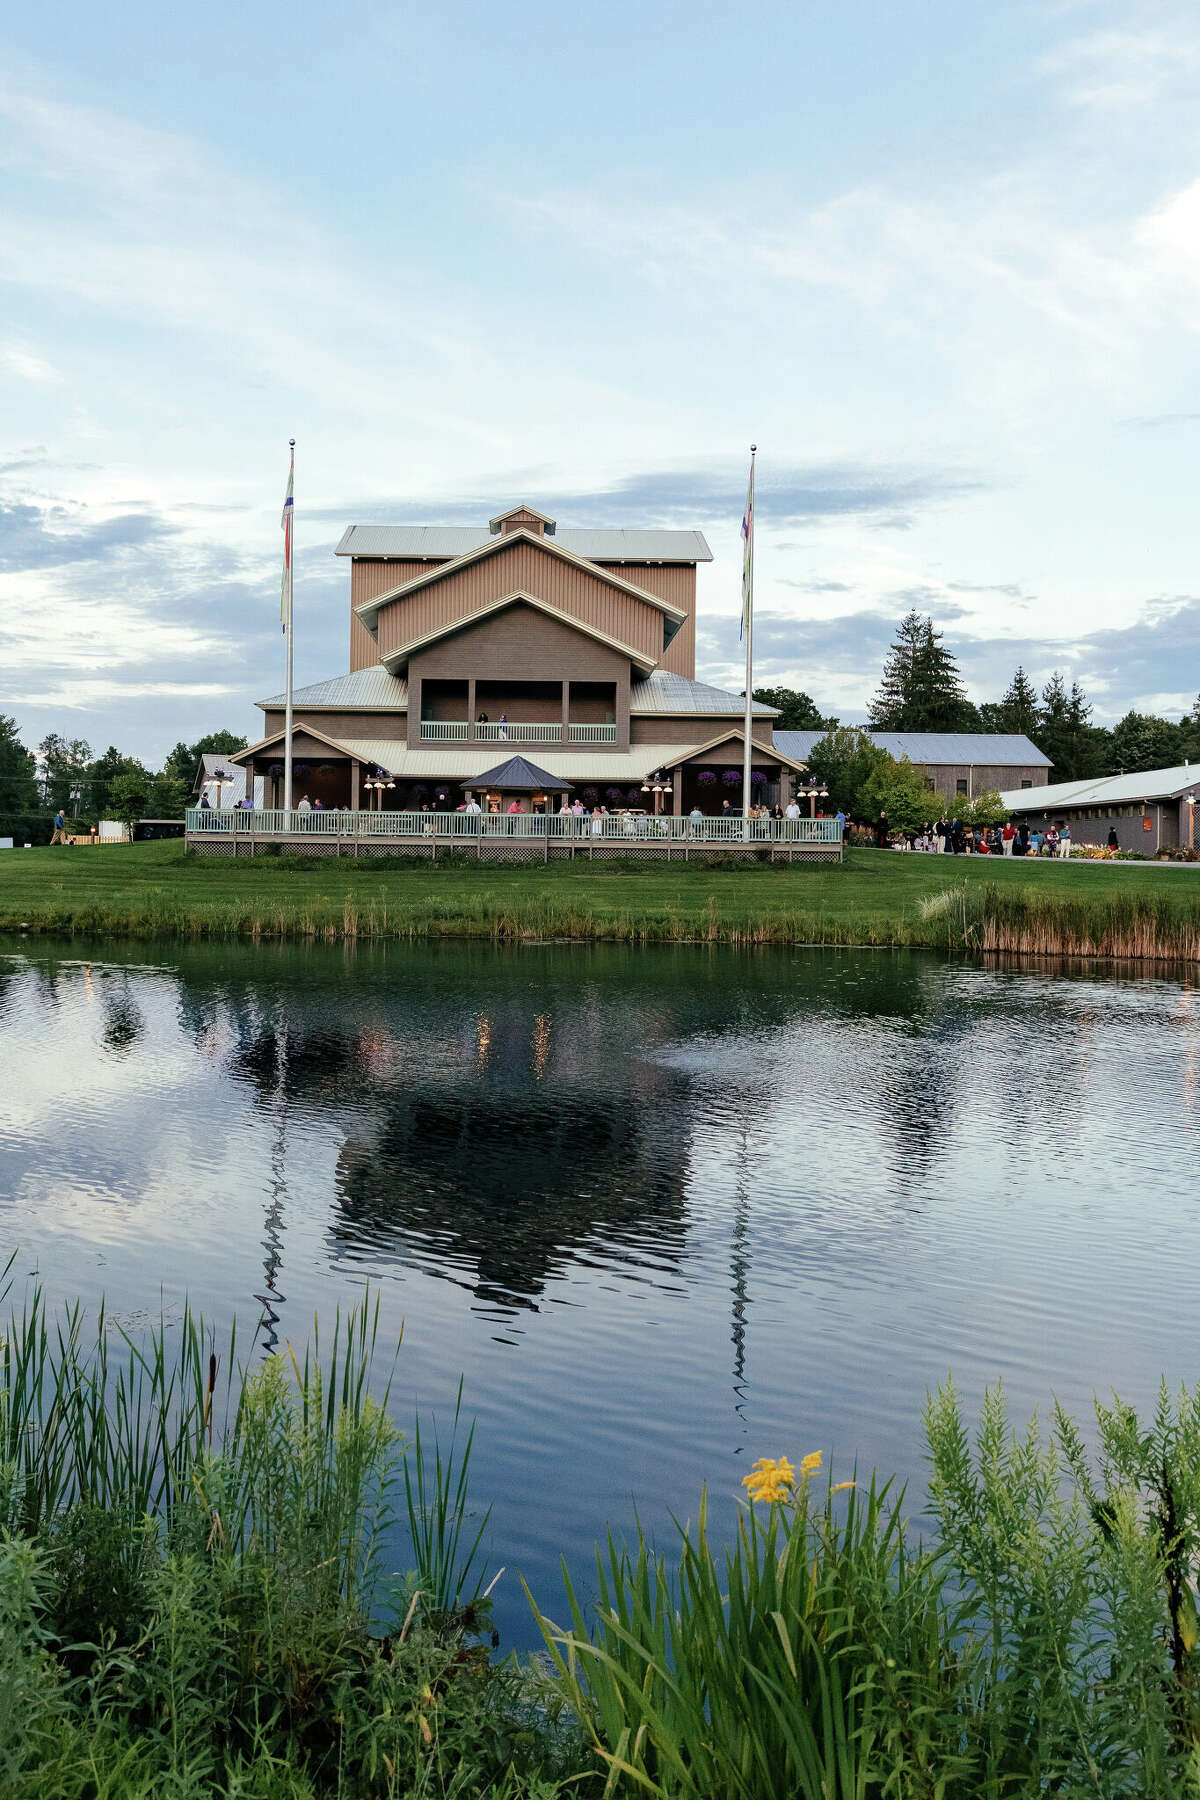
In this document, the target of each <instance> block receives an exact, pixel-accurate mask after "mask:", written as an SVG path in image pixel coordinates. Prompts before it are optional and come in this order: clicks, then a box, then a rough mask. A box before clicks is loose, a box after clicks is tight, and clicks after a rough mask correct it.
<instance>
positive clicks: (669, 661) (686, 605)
mask: <svg viewBox="0 0 1200 1800" xmlns="http://www.w3.org/2000/svg"><path fill="white" fill-rule="evenodd" d="M596 567H597V568H598V569H611V570H612V572H613V574H614V575H623V576H624V578H625V580H626V581H632V583H633V585H634V587H640V588H645V589H646V592H647V593H649V594H657V595H658V597H659V599H660V600H665V601H666V602H667V604H668V605H669V606H675V607H678V609H679V611H680V612H685V613H686V614H687V618H686V620H685V621H684V623H683V624H682V625H681V626H680V627H679V630H678V631H677V632H676V633H675V636H674V637H673V638H672V639H671V642H670V643H669V644H668V646H667V648H666V649H665V650H662V651H660V665H659V666H660V667H661V668H664V669H668V670H670V672H671V674H672V675H686V676H687V678H688V680H689V681H694V680H695V679H696V565H695V563H613V562H600V561H597V563H596Z"/></svg>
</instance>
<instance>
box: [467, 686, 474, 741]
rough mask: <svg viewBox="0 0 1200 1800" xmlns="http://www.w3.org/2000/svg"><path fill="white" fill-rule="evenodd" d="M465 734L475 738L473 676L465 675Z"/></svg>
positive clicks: (472, 739) (472, 738)
mask: <svg viewBox="0 0 1200 1800" xmlns="http://www.w3.org/2000/svg"><path fill="white" fill-rule="evenodd" d="M467 736H468V738H470V739H471V741H472V742H474V740H475V677H474V676H473V675H468V676H467Z"/></svg>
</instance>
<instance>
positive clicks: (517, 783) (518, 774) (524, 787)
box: [458, 756, 574, 794]
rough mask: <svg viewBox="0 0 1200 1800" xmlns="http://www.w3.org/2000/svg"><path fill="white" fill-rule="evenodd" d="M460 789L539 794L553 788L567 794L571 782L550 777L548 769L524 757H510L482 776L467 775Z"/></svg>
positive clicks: (553, 776)
mask: <svg viewBox="0 0 1200 1800" xmlns="http://www.w3.org/2000/svg"><path fill="white" fill-rule="evenodd" d="M458 785H459V786H460V787H470V788H477V787H481V788H507V789H508V791H509V792H510V793H514V792H520V793H522V794H540V793H542V792H543V791H544V790H547V789H550V788H553V790H554V791H555V793H558V794H566V793H569V792H570V790H571V788H572V787H573V786H574V783H573V782H570V781H560V780H559V778H558V776H557V775H551V773H550V771H549V769H539V768H538V766H537V764H536V763H531V762H529V761H528V760H527V758H525V757H524V756H510V757H509V759H508V761H507V762H502V763H497V764H496V766H495V768H493V769H485V770H484V771H483V774H482V775H468V776H467V778H466V780H465V781H460V782H459V784H458Z"/></svg>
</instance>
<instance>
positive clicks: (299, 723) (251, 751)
mask: <svg viewBox="0 0 1200 1800" xmlns="http://www.w3.org/2000/svg"><path fill="white" fill-rule="evenodd" d="M301 733H303V735H304V736H305V737H311V738H316V740H317V742H318V743H319V744H328V745H329V748H330V749H331V750H336V751H338V752H339V754H341V755H345V754H346V746H345V744H344V743H339V741H338V739H337V738H332V737H330V736H329V735H328V734H327V733H326V732H324V731H318V730H317V728H316V726H315V725H308V724H306V723H305V721H304V720H303V719H294V720H293V721H292V736H293V737H296V736H298V735H299V734H301ZM286 736H287V732H286V731H273V732H271V734H270V736H269V737H265V738H260V739H259V741H258V743H257V744H247V745H246V748H245V749H244V750H238V751H235V753H234V755H233V756H232V757H231V758H230V760H231V761H232V762H238V763H240V762H245V760H246V758H247V757H248V756H258V755H259V754H260V753H261V752H262V751H263V750H269V749H271V747H272V745H274V744H282V742H283V740H284V738H285V737H286ZM294 754H295V752H293V755H294Z"/></svg>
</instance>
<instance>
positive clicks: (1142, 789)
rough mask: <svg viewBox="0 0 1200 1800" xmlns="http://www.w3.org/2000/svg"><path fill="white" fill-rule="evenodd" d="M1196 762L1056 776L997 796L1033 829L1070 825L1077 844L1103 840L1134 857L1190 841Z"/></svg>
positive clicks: (1199, 780)
mask: <svg viewBox="0 0 1200 1800" xmlns="http://www.w3.org/2000/svg"><path fill="white" fill-rule="evenodd" d="M1198 789H1200V766H1198V765H1196V764H1195V763H1190V764H1189V763H1181V764H1180V765H1179V766H1178V767H1176V768H1173V769H1145V770H1142V771H1141V772H1140V773H1138V774H1134V775H1097V776H1090V777H1089V778H1088V779H1087V780H1085V781H1057V782H1054V783H1053V784H1052V785H1051V786H1049V787H1044V788H1039V789H1038V790H1037V791H1036V792H1030V791H1028V790H1026V789H1021V788H1016V789H1010V790H1009V791H1007V792H1002V793H1001V799H1002V800H1003V801H1004V804H1005V805H1006V806H1007V807H1008V809H1009V811H1010V812H1011V813H1012V814H1013V815H1014V816H1015V817H1017V818H1021V819H1024V820H1026V821H1027V822H1028V824H1029V825H1030V826H1031V827H1033V828H1035V829H1040V830H1044V829H1045V828H1046V826H1048V825H1054V826H1057V827H1058V828H1059V829H1061V828H1062V826H1064V825H1069V826H1070V828H1071V837H1072V839H1073V840H1074V842H1075V843H1077V844H1107V843H1108V842H1109V835H1110V833H1112V834H1115V836H1116V840H1117V845H1118V848H1119V849H1121V850H1127V851H1130V852H1131V853H1133V854H1135V855H1139V856H1157V855H1158V853H1159V851H1160V850H1172V849H1175V848H1177V847H1179V846H1192V847H1195V844H1196V795H1197V791H1198Z"/></svg>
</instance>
